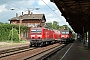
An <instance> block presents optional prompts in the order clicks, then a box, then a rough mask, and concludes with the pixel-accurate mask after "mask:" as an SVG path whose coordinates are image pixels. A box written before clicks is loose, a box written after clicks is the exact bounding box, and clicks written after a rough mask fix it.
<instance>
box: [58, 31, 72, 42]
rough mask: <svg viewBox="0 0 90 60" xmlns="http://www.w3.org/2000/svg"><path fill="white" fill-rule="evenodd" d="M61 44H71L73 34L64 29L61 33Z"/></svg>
mask: <svg viewBox="0 0 90 60" xmlns="http://www.w3.org/2000/svg"><path fill="white" fill-rule="evenodd" d="M60 38H61V42H63V43H69V42H70V41H71V40H72V32H71V31H69V30H67V29H64V30H61V31H60Z"/></svg>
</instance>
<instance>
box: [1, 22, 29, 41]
mask: <svg viewBox="0 0 90 60" xmlns="http://www.w3.org/2000/svg"><path fill="white" fill-rule="evenodd" d="M12 31H13V35H12ZM25 31H29V27H26V26H20V32H25ZM18 33H19V26H18V25H11V24H8V23H1V22H0V41H5V42H7V41H8V42H11V40H12V39H13V42H19V36H18Z"/></svg>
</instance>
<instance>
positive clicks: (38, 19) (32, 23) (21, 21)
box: [9, 11, 46, 39]
mask: <svg viewBox="0 0 90 60" xmlns="http://www.w3.org/2000/svg"><path fill="white" fill-rule="evenodd" d="M9 21H10V24H16V25H24V26H28V27H37V26H41V27H43V26H45V22H46V18H45V15H44V14H33V13H32V12H31V13H30V11H28V14H24V13H23V12H22V15H20V16H18V14H17V13H16V16H15V17H13V18H11V19H9ZM28 34H29V32H27V33H23V32H22V33H20V36H21V38H25V39H27V38H28V37H29V36H28Z"/></svg>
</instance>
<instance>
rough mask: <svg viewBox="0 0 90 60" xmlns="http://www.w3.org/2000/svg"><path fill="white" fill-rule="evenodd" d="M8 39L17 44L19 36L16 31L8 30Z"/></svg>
mask: <svg viewBox="0 0 90 60" xmlns="http://www.w3.org/2000/svg"><path fill="white" fill-rule="evenodd" d="M8 39H9V40H11V41H13V42H19V35H18V31H17V30H16V29H15V28H13V29H12V30H10V33H9V36H8Z"/></svg>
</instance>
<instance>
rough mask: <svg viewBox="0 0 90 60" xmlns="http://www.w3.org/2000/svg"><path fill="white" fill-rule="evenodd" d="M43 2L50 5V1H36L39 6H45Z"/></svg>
mask: <svg viewBox="0 0 90 60" xmlns="http://www.w3.org/2000/svg"><path fill="white" fill-rule="evenodd" d="M44 2H45V3H46V4H49V3H50V0H39V1H38V4H39V5H46V4H45V3H44Z"/></svg>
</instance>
